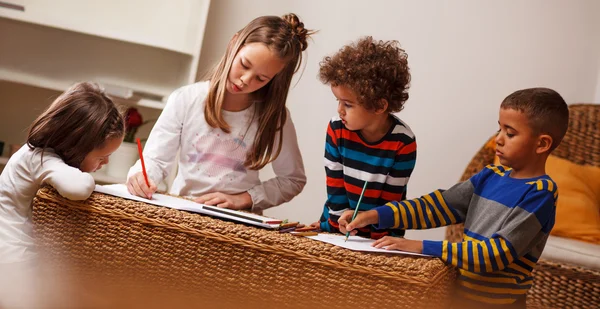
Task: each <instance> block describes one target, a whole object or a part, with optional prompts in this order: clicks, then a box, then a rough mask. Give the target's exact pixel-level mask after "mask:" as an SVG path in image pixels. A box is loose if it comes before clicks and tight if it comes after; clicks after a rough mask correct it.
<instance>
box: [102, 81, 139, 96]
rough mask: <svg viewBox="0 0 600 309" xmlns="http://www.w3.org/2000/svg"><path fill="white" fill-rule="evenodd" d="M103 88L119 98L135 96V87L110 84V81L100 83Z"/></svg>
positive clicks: (107, 92)
mask: <svg viewBox="0 0 600 309" xmlns="http://www.w3.org/2000/svg"><path fill="white" fill-rule="evenodd" d="M100 84H101V85H102V88H104V92H106V94H108V95H110V96H116V97H119V98H124V99H129V98H131V96H133V89H131V88H129V87H123V86H120V85H114V84H108V83H100Z"/></svg>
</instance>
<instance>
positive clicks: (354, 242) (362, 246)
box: [306, 234, 430, 257]
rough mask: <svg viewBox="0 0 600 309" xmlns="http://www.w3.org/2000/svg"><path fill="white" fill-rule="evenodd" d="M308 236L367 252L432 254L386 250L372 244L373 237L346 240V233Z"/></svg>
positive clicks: (353, 237)
mask: <svg viewBox="0 0 600 309" xmlns="http://www.w3.org/2000/svg"><path fill="white" fill-rule="evenodd" d="M306 237H307V238H310V239H314V240H318V241H322V242H326V243H328V244H332V245H336V246H338V247H342V248H346V249H350V250H354V251H366V252H378V253H391V254H404V255H416V256H427V257H430V255H426V254H420V253H413V252H407V251H399V250H386V249H378V248H375V247H373V246H372V244H373V243H374V242H375V240H373V239H369V238H364V237H359V236H350V237H348V241H347V242H344V239H345V238H346V236H345V235H334V234H319V235H317V236H306Z"/></svg>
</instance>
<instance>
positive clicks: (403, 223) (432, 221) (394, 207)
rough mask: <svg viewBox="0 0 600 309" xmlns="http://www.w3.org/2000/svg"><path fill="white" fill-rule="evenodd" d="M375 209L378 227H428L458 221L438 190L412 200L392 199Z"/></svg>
mask: <svg viewBox="0 0 600 309" xmlns="http://www.w3.org/2000/svg"><path fill="white" fill-rule="evenodd" d="M375 209H376V210H377V212H378V213H379V218H380V220H379V226H378V228H380V229H383V228H399V229H405V230H406V229H429V228H435V227H440V226H446V225H450V224H456V223H458V222H459V221H458V219H457V215H456V214H455V212H454V211H452V209H451V208H450V207H449V206H448V205H447V203H446V201H445V200H444V198H443V196H442V193H441V191H440V190H437V191H435V192H432V193H430V194H428V195H424V196H422V197H421V198H416V199H413V200H404V201H400V202H398V201H393V202H390V203H387V204H386V205H384V206H381V207H377V208H375Z"/></svg>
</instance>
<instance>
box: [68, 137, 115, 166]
mask: <svg viewBox="0 0 600 309" xmlns="http://www.w3.org/2000/svg"><path fill="white" fill-rule="evenodd" d="M122 142H123V138H122V137H114V138H109V139H108V140H106V142H105V143H104V144H103V145H102V146H100V147H98V148H96V149H94V150H92V151H90V153H88V154H87V155H86V156H85V158H84V159H83V162H81V166H80V167H79V169H80V170H81V171H82V172H86V173H91V172H95V171H97V170H99V169H100V168H101V167H102V166H103V165H104V164H106V163H108V157H109V156H110V155H111V154H112V153H113V152H115V151H116V150H117V148H119V146H121V143H122Z"/></svg>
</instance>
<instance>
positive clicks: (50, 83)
mask: <svg viewBox="0 0 600 309" xmlns="http://www.w3.org/2000/svg"><path fill="white" fill-rule="evenodd" d="M0 80H2V81H7V82H12V83H17V84H23V85H29V86H33V87H38V88H43V89H49V90H54V91H57V92H63V91H65V90H67V89H68V88H69V87H70V86H71V85H72V84H73V83H72V82H67V81H61V80H57V79H50V78H45V77H43V76H34V75H31V74H26V73H21V72H13V71H9V70H6V69H0ZM163 95H166V94H163ZM114 99H115V101H117V102H119V103H124V104H127V105H135V104H137V105H139V106H145V107H149V108H154V109H163V108H164V107H165V103H164V102H162V101H155V100H150V99H142V100H139V101H137V102H136V101H134V100H127V99H122V98H114Z"/></svg>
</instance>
